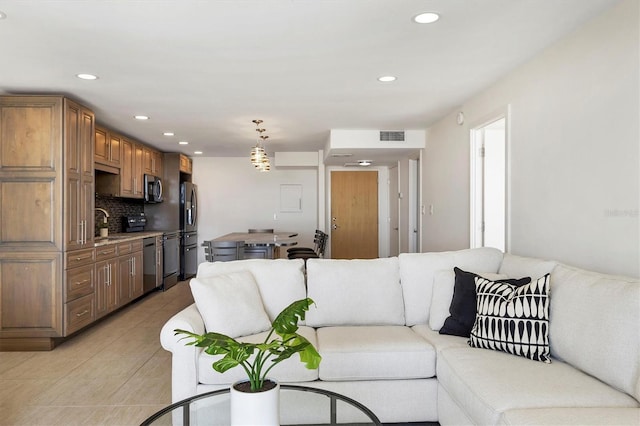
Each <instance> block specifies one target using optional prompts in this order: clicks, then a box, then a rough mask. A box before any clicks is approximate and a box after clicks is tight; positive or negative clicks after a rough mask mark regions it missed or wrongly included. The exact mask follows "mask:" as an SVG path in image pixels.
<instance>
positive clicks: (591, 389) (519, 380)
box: [437, 347, 638, 424]
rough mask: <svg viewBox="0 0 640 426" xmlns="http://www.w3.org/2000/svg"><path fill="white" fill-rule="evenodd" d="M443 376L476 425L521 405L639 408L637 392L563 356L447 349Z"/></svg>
mask: <svg viewBox="0 0 640 426" xmlns="http://www.w3.org/2000/svg"><path fill="white" fill-rule="evenodd" d="M437 376H438V381H439V383H440V385H441V386H442V387H444V388H445V389H446V391H447V392H448V394H449V395H450V396H451V398H452V399H453V400H454V401H455V402H456V403H457V405H458V406H459V407H461V408H462V409H463V410H464V411H465V412H466V414H467V416H468V417H469V418H471V419H472V420H473V421H474V423H475V424H496V423H497V422H498V420H499V419H500V416H501V413H503V412H505V411H507V410H512V409H520V408H549V407H604V406H608V407H637V406H638V402H637V401H636V400H634V399H633V398H632V397H631V396H629V395H627V394H625V393H623V392H620V391H618V390H616V389H614V388H612V387H611V386H608V385H607V384H605V383H602V382H601V381H600V380H598V379H596V378H594V377H591V376H589V375H588V374H585V373H583V372H581V371H580V370H578V369H576V368H574V367H572V366H571V365H569V364H566V363H564V362H561V361H559V360H553V363H551V364H545V363H542V362H532V361H531V360H528V359H526V358H522V357H517V356H513V355H510V354H507V353H504V352H498V351H491V350H486V349H476V348H470V347H466V348H463V347H449V348H446V349H443V350H442V351H440V352H439V353H438V363H437Z"/></svg>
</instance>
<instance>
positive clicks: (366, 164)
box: [358, 160, 372, 167]
mask: <svg viewBox="0 0 640 426" xmlns="http://www.w3.org/2000/svg"><path fill="white" fill-rule="evenodd" d="M371 163H372V162H371V160H359V161H358V164H359V165H360V166H363V167H366V166H370V165H371Z"/></svg>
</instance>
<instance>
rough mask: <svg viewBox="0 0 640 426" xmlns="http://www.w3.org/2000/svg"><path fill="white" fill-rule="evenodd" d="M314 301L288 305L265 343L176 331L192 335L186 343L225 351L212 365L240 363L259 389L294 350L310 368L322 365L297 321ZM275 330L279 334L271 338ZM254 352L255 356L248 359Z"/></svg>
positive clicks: (215, 352)
mask: <svg viewBox="0 0 640 426" xmlns="http://www.w3.org/2000/svg"><path fill="white" fill-rule="evenodd" d="M313 304H314V302H313V300H311V299H309V298H306V299H302V300H298V301H296V302H293V303H292V304H291V305H289V306H287V307H286V308H285V309H284V310H283V311H282V312H281V313H280V314H279V315H278V316H277V317H276V319H275V320H274V321H273V324H272V330H271V332H270V333H269V334H268V336H267V337H266V338H265V341H264V342H263V343H257V344H255V343H242V342H238V341H237V340H235V339H233V338H231V337H229V336H226V335H224V334H221V333H215V332H210V333H205V334H196V333H192V332H190V331H186V330H180V329H176V330H174V331H175V334H176V335H178V334H184V335H185V337H183V339H192V340H191V341H189V342H187V343H186V344H187V345H194V346H197V347H201V348H204V351H205V352H206V353H208V354H210V355H224V357H222V358H221V359H219V360H217V361H216V362H214V363H213V364H212V367H213V369H214V370H216V371H218V372H219V373H224V372H225V371H227V370H229V369H231V368H234V367H237V366H241V367H242V368H243V369H244V371H245V373H246V374H247V376H248V378H249V381H250V382H251V388H252V389H253V390H257V389H258V388H259V387H260V386H261V385H262V383H263V382H264V379H265V377H266V376H267V374H268V373H269V371H270V370H271V369H272V368H273V367H274V366H275V365H276V364H278V363H279V362H282V361H284V360H285V359H287V358H290V357H291V356H292V355H293V354H295V353H298V354H300V361H302V362H303V363H305V365H306V367H307V368H309V369H314V368H318V366H319V365H320V361H321V360H322V357H321V356H320V354H319V353H318V351H317V350H316V348H314V347H313V345H312V344H311V343H310V342H309V341H308V340H307V339H305V338H304V337H303V336H301V335H299V334H297V333H296V332H297V331H298V321H300V320H304V318H305V312H306V311H308V310H309V307H310V306H311V305H313ZM274 332H275V333H276V335H277V336H279V337H280V338H279V339H278V338H275V339H272V340H270V341H269V339H270V338H271V337H272V336H273V333H274ZM256 352H257V353H256ZM254 353H255V357H254V358H253V359H251V361H249V359H250V358H251V356H252V355H254Z"/></svg>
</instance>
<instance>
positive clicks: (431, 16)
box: [413, 12, 440, 24]
mask: <svg viewBox="0 0 640 426" xmlns="http://www.w3.org/2000/svg"><path fill="white" fill-rule="evenodd" d="M438 19H440V15H438V14H437V13H434V12H425V13H421V14H420V15H417V16H416V17H415V18H413V20H414V21H415V22H417V23H418V24H433V23H434V22H436V21H437V20H438Z"/></svg>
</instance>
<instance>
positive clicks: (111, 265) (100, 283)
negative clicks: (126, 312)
mask: <svg viewBox="0 0 640 426" xmlns="http://www.w3.org/2000/svg"><path fill="white" fill-rule="evenodd" d="M95 277H96V290H95V303H96V313H95V317H96V318H100V317H103V316H104V315H106V314H108V313H109V312H112V311H113V310H115V309H116V308H117V307H118V305H119V303H120V300H119V296H120V295H119V291H118V259H117V258H112V259H107V260H102V261H99V262H96V264H95Z"/></svg>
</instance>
